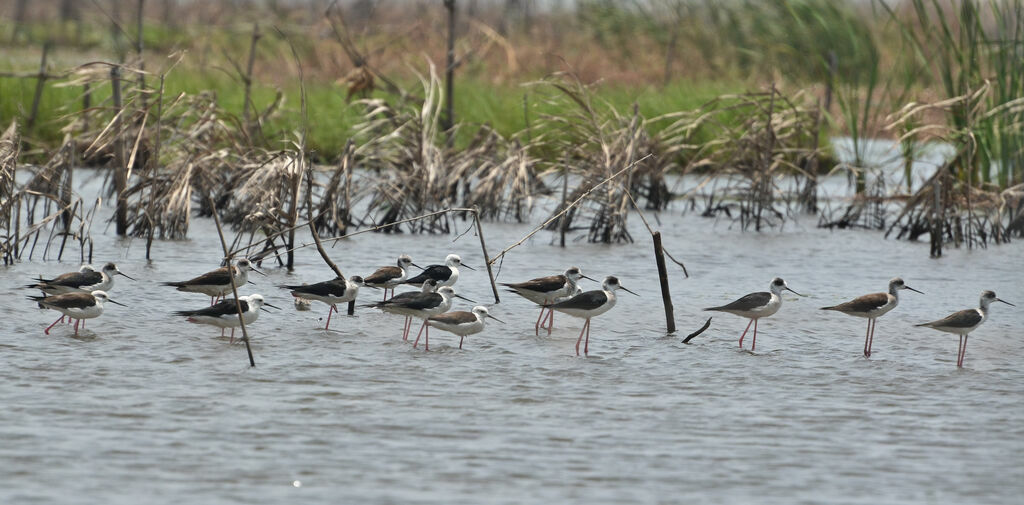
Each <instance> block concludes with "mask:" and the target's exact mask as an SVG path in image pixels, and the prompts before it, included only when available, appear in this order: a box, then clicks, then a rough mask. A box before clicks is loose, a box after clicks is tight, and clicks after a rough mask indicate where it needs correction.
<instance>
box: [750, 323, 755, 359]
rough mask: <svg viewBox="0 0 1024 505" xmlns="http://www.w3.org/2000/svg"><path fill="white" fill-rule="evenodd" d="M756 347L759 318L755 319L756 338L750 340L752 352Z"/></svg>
mask: <svg viewBox="0 0 1024 505" xmlns="http://www.w3.org/2000/svg"><path fill="white" fill-rule="evenodd" d="M755 347H757V319H755V320H754V340H752V341H751V342H750V352H754V348H755Z"/></svg>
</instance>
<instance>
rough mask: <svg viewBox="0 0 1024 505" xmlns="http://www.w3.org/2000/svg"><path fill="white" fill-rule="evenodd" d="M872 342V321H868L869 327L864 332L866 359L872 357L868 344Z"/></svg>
mask: <svg viewBox="0 0 1024 505" xmlns="http://www.w3.org/2000/svg"><path fill="white" fill-rule="evenodd" d="M870 341H871V319H868V327H867V329H866V330H864V357H865V358H867V357H868V356H871V351H869V350H868V342H870Z"/></svg>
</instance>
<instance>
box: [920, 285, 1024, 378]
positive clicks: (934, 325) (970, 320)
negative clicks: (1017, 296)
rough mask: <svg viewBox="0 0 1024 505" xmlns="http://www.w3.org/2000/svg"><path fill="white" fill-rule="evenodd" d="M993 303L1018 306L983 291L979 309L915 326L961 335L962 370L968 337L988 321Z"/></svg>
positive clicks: (959, 355)
mask: <svg viewBox="0 0 1024 505" xmlns="http://www.w3.org/2000/svg"><path fill="white" fill-rule="evenodd" d="M993 302H1003V303H1005V304H1007V305H1009V306H1011V307H1016V305H1014V304H1012V303H1010V302H1008V301H1006V300H1000V299H999V298H997V297H996V294H995V292H993V291H982V292H981V303H980V306H979V307H978V308H976V309H967V310H961V311H958V312H954V313H952V314H950V315H948V316H946V317H944V318H942V319H939V320H938V321H932V322H930V323H921V324H916V325H914V326H926V327H928V328H931V329H933V330H939V331H944V332H946V333H955V334H957V335H960V347H958V348H957V354H956V366H957V368H961V367H963V366H964V356H965V355H966V354H967V337H968V335H969V334H970V333H971V332H972V331H974V330H975V329H977V328H978V327H979V326H981V323H984V322H985V320H986V319H988V307H989V305H992V303H993Z"/></svg>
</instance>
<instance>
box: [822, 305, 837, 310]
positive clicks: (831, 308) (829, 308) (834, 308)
mask: <svg viewBox="0 0 1024 505" xmlns="http://www.w3.org/2000/svg"><path fill="white" fill-rule="evenodd" d="M836 307H837V306H836V305H833V306H831V307H822V308H821V309H820V310H836Z"/></svg>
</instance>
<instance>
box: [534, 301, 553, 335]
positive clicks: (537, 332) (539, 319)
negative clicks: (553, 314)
mask: <svg viewBox="0 0 1024 505" xmlns="http://www.w3.org/2000/svg"><path fill="white" fill-rule="evenodd" d="M544 303H545V304H547V303H551V302H550V301H549V300H544ZM545 310H547V309H545V308H544V305H543V304H541V306H540V315H538V316H537V322H536V323H535V324H534V325H533V329H534V334H535V335H538V336H539V335H540V329H541V328H543V327H544V311H545Z"/></svg>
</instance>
